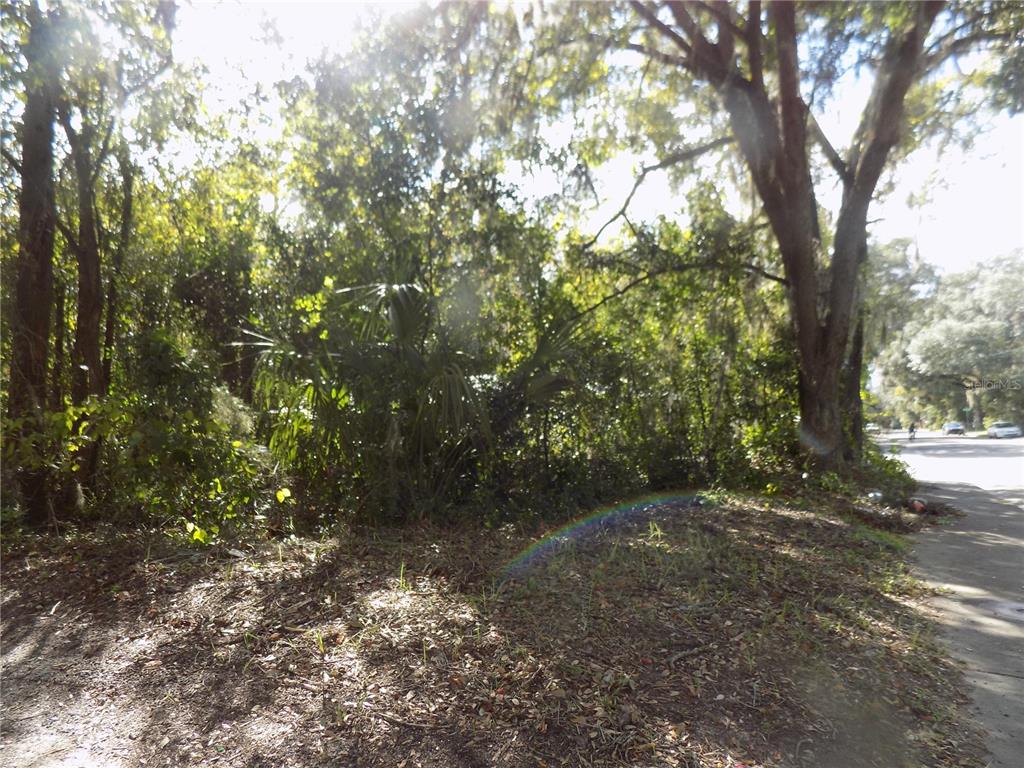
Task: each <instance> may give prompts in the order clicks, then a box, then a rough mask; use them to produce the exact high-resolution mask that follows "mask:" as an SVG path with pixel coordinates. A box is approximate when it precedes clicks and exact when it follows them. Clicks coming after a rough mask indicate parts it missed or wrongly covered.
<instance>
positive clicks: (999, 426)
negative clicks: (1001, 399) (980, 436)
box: [988, 421, 1021, 437]
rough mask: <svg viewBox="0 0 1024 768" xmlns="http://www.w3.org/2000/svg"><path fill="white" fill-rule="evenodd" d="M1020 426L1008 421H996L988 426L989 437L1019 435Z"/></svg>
mask: <svg viewBox="0 0 1024 768" xmlns="http://www.w3.org/2000/svg"><path fill="white" fill-rule="evenodd" d="M1020 434H1021V432H1020V427H1018V426H1017V425H1016V424H1011V423H1010V422H1008V421H997V422H996V423H995V424H993V425H992V426H991V427H989V428H988V436H989V437H1020Z"/></svg>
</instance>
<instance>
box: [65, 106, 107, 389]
mask: <svg viewBox="0 0 1024 768" xmlns="http://www.w3.org/2000/svg"><path fill="white" fill-rule="evenodd" d="M69 126H70V123H67V124H66V125H65V128H69ZM72 137H74V138H72ZM68 140H69V142H70V143H71V148H72V149H71V154H72V158H73V159H74V163H75V176H76V179H77V186H78V243H77V246H76V248H75V257H76V260H77V263H78V310H77V315H76V319H75V343H74V346H73V347H72V349H71V399H72V401H73V402H74V403H75V405H81V404H82V403H83V402H85V399H86V398H87V397H88V396H89V395H91V394H100V393H102V391H103V362H102V360H101V357H100V321H101V319H102V317H103V283H102V280H101V277H100V247H99V242H98V240H97V238H96V206H95V198H94V195H93V169H92V164H91V162H90V159H89V150H88V147H87V145H86V144H85V143H84V141H83V139H82V138H80V137H78V136H77V134H75V133H74V132H73V131H70V130H69V131H68Z"/></svg>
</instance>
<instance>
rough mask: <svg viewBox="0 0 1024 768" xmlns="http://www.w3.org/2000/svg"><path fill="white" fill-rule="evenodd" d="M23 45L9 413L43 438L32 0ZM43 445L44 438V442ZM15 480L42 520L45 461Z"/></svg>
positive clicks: (48, 231)
mask: <svg viewBox="0 0 1024 768" xmlns="http://www.w3.org/2000/svg"><path fill="white" fill-rule="evenodd" d="M30 18H31V29H30V32H29V42H28V46H27V47H26V50H25V56H26V58H27V60H28V74H27V77H26V88H25V112H24V124H23V127H22V135H21V149H22V156H21V194H20V196H19V200H18V261H17V283H16V286H15V306H14V313H13V316H12V321H11V336H12V339H13V345H12V354H11V383H10V400H9V408H10V415H11V417H12V418H14V419H23V420H24V421H23V422H22V423H21V426H20V428H19V435H18V439H21V440H40V439H41V437H42V427H43V425H42V423H41V419H42V416H43V414H44V410H45V407H46V384H47V373H48V365H47V362H48V352H49V341H50V315H51V313H52V311H53V246H54V232H55V229H56V223H57V215H56V208H55V201H54V183H53V136H54V118H55V103H56V98H55V89H56V87H57V85H56V83H57V77H56V73H55V64H54V58H53V53H52V51H53V42H54V41H53V39H52V38H53V37H54V33H53V18H52V17H46V18H44V17H43V16H42V15H41V14H40V13H39V10H38V9H37V8H35V7H34V6H33V8H32V9H31V11H30ZM42 448H43V450H45V446H42ZM18 483H19V486H20V491H21V495H22V497H23V502H24V504H25V517H26V521H27V522H28V523H30V524H34V525H41V524H45V523H46V522H48V521H49V520H50V519H51V518H52V516H53V511H52V504H51V500H50V492H49V491H50V489H49V478H48V474H47V472H46V470H45V469H44V468H43V467H41V466H40V467H34V466H29V467H22V468H21V469H20V471H19V473H18Z"/></svg>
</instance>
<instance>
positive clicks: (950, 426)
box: [942, 421, 964, 435]
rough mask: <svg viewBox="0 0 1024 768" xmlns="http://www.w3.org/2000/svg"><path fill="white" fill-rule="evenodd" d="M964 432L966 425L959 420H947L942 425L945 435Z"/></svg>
mask: <svg viewBox="0 0 1024 768" xmlns="http://www.w3.org/2000/svg"><path fill="white" fill-rule="evenodd" d="M963 433H964V425H963V424H961V423H960V422H959V421H947V422H946V423H945V424H943V425H942V434H944V435H962V434H963Z"/></svg>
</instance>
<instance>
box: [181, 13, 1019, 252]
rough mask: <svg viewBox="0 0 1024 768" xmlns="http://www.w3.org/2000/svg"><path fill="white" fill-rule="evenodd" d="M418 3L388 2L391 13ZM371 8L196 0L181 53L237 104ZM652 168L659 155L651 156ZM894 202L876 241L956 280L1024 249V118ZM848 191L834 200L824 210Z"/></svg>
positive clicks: (619, 172)
mask: <svg viewBox="0 0 1024 768" xmlns="http://www.w3.org/2000/svg"><path fill="white" fill-rule="evenodd" d="M415 5H416V3H413V2H402V3H397V2H396V3H378V4H377V5H376V8H377V9H382V7H383V11H384V12H385V13H390V12H396V11H401V10H404V9H407V8H410V7H414V6H415ZM368 7H369V6H368V4H362V3H344V2H341V3H339V2H246V1H245V0H220V1H218V2H204V0H193V5H192V6H185V7H182V8H180V9H179V11H178V16H177V29H176V31H175V51H176V53H175V55H176V58H177V59H178V60H179V61H189V60H193V59H198V60H200V61H202V62H203V64H204V65H205V66H206V67H207V68H208V69H209V73H210V75H209V77H210V81H211V84H212V85H211V91H212V92H211V94H210V96H211V97H212V98H211V99H210V101H211V103H210V107H211V109H213V110H216V109H218V108H223V107H224V106H227V105H230V104H232V103H237V101H238V99H240V98H241V97H242V96H243V95H244V94H245V93H247V92H251V90H252V89H253V88H254V87H255V86H256V84H261V85H262V88H263V91H264V93H272V92H273V88H272V86H273V84H274V82H276V81H277V80H279V79H282V78H287V77H292V76H294V75H295V74H298V73H300V72H301V71H302V69H303V68H304V66H305V64H306V62H307V61H309V60H311V59H315V58H316V57H317V56H318V55H319V54H320V53H321V52H322V51H323V50H324V49H327V50H329V51H335V52H343V51H345V50H347V49H348V48H349V47H350V46H351V45H352V41H353V38H354V36H355V34H356V32H357V30H358V28H359V23H360V21H361V20H362V19H364V18H365V17H366V15H367V10H368ZM267 21H272V22H273V25H274V27H276V30H277V32H278V33H279V35H280V38H281V45H280V46H276V45H271V44H269V43H267V42H266V39H267V28H266V22H267ZM865 98H866V93H865V90H864V85H863V84H861V83H848V84H846V85H845V87H843V88H841V89H839V98H838V99H837V101H836V103H835V104H834V105H832V106H830V108H829V109H828V111H827V112H826V113H825V114H821V115H818V119H819V121H820V123H821V124H822V127H823V129H824V130H825V132H826V134H827V135H829V136H830V138H831V139H832V142H833V144H835V145H837V146H841V145H842V144H843V143H844V141H845V140H846V139H848V137H849V136H850V135H851V134H852V132H853V130H854V127H855V125H856V121H857V120H858V118H859V116H860V111H861V109H862V107H863V104H864V100H865ZM647 160H648V161H649V160H650V158H647ZM636 164H637V159H636V158H632V157H622V158H618V159H617V160H615V161H613V162H610V163H608V164H607V166H605V167H604V168H602V169H600V171H599V173H598V175H597V187H598V192H599V194H600V195H601V196H602V198H604V199H603V201H602V203H601V205H599V206H598V207H597V208H596V209H595V210H594V211H592V212H591V213H590V214H589V216H588V217H587V221H588V222H589V223H591V224H592V225H594V226H595V228H596V226H599V225H600V223H603V221H604V220H606V219H607V218H608V217H609V216H610V215H611V213H613V212H614V211H616V210H617V209H618V208H619V206H620V205H621V204H622V202H623V200H624V196H625V194H627V193H628V190H629V189H630V188H631V187H632V183H633V176H634V169H635V166H636ZM896 178H897V182H896V185H895V189H894V191H893V193H892V194H891V195H889V197H888V198H887V199H886V200H884V201H882V202H880V203H876V204H875V205H873V206H872V210H871V212H870V214H869V218H871V219H877V220H878V221H877V222H876V223H874V224H872V225H871V229H870V232H871V235H872V236H873V237H874V238H876V239H877V240H880V241H883V242H884V241H886V240H890V239H893V238H897V237H908V238H911V239H915V238H916V240H917V243H918V247H919V248H920V252H921V256H922V257H923V258H924V259H925V260H926V261H929V262H931V263H932V264H934V265H936V266H937V267H939V268H940V269H942V270H945V271H958V270H961V269H966V268H967V267H969V266H971V265H972V264H974V263H975V262H977V261H980V260H983V259H986V258H989V257H991V256H995V255H999V254H1003V253H1006V252H1008V251H1011V250H1013V249H1015V248H1024V117H1021V116H1018V117H1016V118H1013V119H1010V118H1007V117H1006V116H1004V115H1000V116H997V117H994V118H993V119H992V120H991V121H990V128H989V130H987V131H986V133H985V134H984V135H983V136H982V137H980V138H979V139H978V141H977V142H975V146H974V148H973V149H972V150H971V151H969V152H962V151H960V150H950V151H948V152H947V153H946V155H945V156H944V157H942V158H939V157H938V156H937V155H936V153H935V151H934V150H933V149H930V148H925V149H922V150H920V151H918V152H917V153H915V154H914V155H913V156H911V158H909V159H908V160H907V161H906V162H904V163H903V164H902V165H901V166H899V167H898V168H897V170H896ZM514 180H515V181H516V182H517V183H518V184H519V185H520V188H521V189H522V191H523V192H524V193H526V194H531V193H532V194H535V195H537V196H541V195H545V194H550V193H551V192H554V191H557V189H558V188H559V185H558V180H557V179H556V178H555V177H554V174H553V173H541V174H540V175H538V176H537V177H534V178H530V177H524V176H522V175H521V174H517V175H516V176H515V177H514ZM927 187H930V190H931V191H930V197H931V200H930V201H929V202H928V203H927V204H926V205H924V206H923V207H921V208H919V209H913V208H911V206H910V205H908V197H909V196H910V195H912V194H913V195H919V194H920V193H921V192H922V191H923V190H924V189H925V188H927ZM837 195H838V191H836V192H834V193H833V194H832V195H827V194H824V195H822V198H823V200H822V201H823V203H824V204H826V205H828V204H830V198H831V199H832V200H835V199H837ZM681 199H682V195H681V194H679V193H676V192H673V191H672V190H671V189H670V188H669V185H668V181H667V178H666V175H665V174H652V175H651V176H649V177H648V179H647V181H646V182H645V184H644V186H643V187H641V189H640V190H639V191H638V193H637V195H636V197H635V198H634V200H633V204H632V206H631V209H630V211H631V215H633V216H634V217H635V218H636V219H639V220H642V219H645V218H646V219H649V218H653V217H654V216H656V215H658V214H659V213H665V214H669V215H672V214H676V213H678V212H679V208H680V202H679V201H680V200H681Z"/></svg>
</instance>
